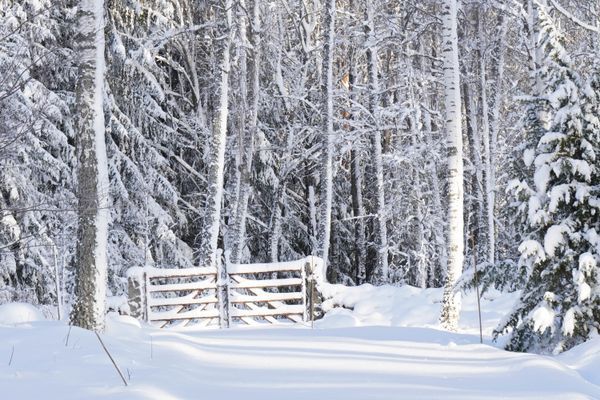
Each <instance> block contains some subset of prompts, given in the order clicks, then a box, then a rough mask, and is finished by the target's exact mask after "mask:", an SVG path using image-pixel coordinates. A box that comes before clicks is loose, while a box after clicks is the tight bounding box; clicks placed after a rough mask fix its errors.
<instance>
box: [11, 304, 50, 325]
mask: <svg viewBox="0 0 600 400" xmlns="http://www.w3.org/2000/svg"><path fill="white" fill-rule="evenodd" d="M44 319H45V318H44V315H43V313H42V312H41V311H40V310H38V309H37V308H35V307H34V306H32V305H31V304H27V303H8V304H2V305H0V327H2V325H15V324H22V323H26V322H33V321H43V320H44ZM0 329H1V328H0Z"/></svg>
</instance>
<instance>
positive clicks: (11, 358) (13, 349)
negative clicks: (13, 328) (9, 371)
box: [8, 344, 15, 367]
mask: <svg viewBox="0 0 600 400" xmlns="http://www.w3.org/2000/svg"><path fill="white" fill-rule="evenodd" d="M14 355H15V345H14V344H13V345H12V351H11V352H10V358H9V359H8V366H9V367H10V364H12V360H13V356H14Z"/></svg>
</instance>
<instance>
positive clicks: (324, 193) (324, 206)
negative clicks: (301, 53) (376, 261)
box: [318, 0, 336, 265]
mask: <svg viewBox="0 0 600 400" xmlns="http://www.w3.org/2000/svg"><path fill="white" fill-rule="evenodd" d="M335 12H336V6H335V0H326V2H325V15H324V30H325V39H324V43H325V45H324V55H323V83H324V85H323V99H324V102H325V107H324V114H323V123H324V124H323V125H324V126H323V128H324V129H323V130H324V132H323V137H322V141H321V178H320V185H321V187H320V191H321V194H320V200H321V204H320V219H319V232H318V243H319V251H318V255H319V257H321V258H322V259H323V262H324V263H325V265H327V261H328V256H329V240H330V237H331V203H332V199H333V147H334V141H333V139H334V137H333V135H334V132H333V51H334V48H333V47H334V39H335Z"/></svg>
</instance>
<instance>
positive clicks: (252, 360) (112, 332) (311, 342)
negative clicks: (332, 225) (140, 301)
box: [0, 286, 600, 400]
mask: <svg viewBox="0 0 600 400" xmlns="http://www.w3.org/2000/svg"><path fill="white" fill-rule="evenodd" d="M335 290H337V293H334V295H335V296H334V299H335V302H337V303H338V304H345V305H347V306H350V305H352V306H353V307H354V310H353V311H349V310H341V309H337V308H336V309H332V310H330V311H329V312H328V314H327V315H326V317H325V318H324V319H322V320H320V321H318V322H317V323H315V326H314V328H313V329H311V328H310V327H307V326H290V327H265V328H262V327H260V328H254V327H253V328H242V327H240V328H234V329H229V330H202V331H200V330H179V331H174V330H158V329H154V328H150V327H147V326H142V327H140V326H139V324H137V321H133V320H131V319H130V318H128V317H120V316H117V315H112V316H110V317H109V319H108V323H107V329H106V332H105V333H104V334H103V335H102V337H103V339H104V341H105V343H106V345H107V346H108V348H109V349H110V350H111V353H112V354H113V356H114V357H115V359H116V361H117V363H118V364H119V366H120V367H121V369H122V370H123V372H124V375H125V377H126V379H127V380H128V383H129V386H128V387H125V386H124V385H123V384H122V382H121V381H120V378H119V376H118V375H117V373H116V371H115V370H114V369H113V367H112V365H111V364H110V361H109V359H108V357H107V356H106V354H105V353H104V352H103V350H102V347H101V346H100V344H99V342H98V340H97V339H96V337H95V335H94V334H93V333H92V332H89V331H85V330H81V329H78V328H72V330H71V332H70V335H69V338H68V345H65V341H66V338H67V334H68V332H69V327H68V326H67V325H66V324H65V323H64V322H57V321H47V320H46V321H45V320H37V321H30V322H25V323H20V324H13V323H11V322H16V321H17V320H18V318H15V316H14V314H15V313H12V314H13V315H12V321H11V313H10V312H7V311H6V310H7V308H5V309H4V312H3V309H2V307H0V394H1V395H0V398H2V399H39V398H46V399H96V398H98V399H157V400H158V399H160V400H171V399H206V400H212V399H215V400H216V399H245V400H253V399H261V400H264V399H277V400H280V399H285V400H293V399H327V400H336V399H340V400H341V399H344V400H352V399H356V400H364V399H390V400H395V399H440V398H444V399H456V400H459V399H460V400H470V399H473V400H474V399H561V400H562V399H569V400H571V399H572V400H576V399H600V386H597V385H600V339H595V340H593V341H591V342H588V343H586V344H583V345H581V346H578V347H576V348H574V349H572V350H571V351H569V352H566V353H564V354H562V355H560V356H558V357H549V356H539V355H532V354H520V353H510V352H506V351H504V350H501V349H499V346H501V343H495V344H494V343H491V341H490V336H489V334H490V332H491V330H492V329H493V328H494V327H495V325H496V323H497V322H498V319H499V318H500V317H501V316H502V315H503V314H504V313H505V312H506V311H507V310H508V309H509V308H510V306H511V305H512V302H513V301H514V300H515V295H514V294H513V295H501V294H499V293H492V294H488V295H486V296H484V300H483V302H482V308H483V310H484V313H483V317H484V318H483V321H484V333H485V336H486V337H485V339H484V342H485V344H483V345H482V344H479V337H478V324H477V317H476V316H477V314H476V302H475V296H474V295H472V294H471V295H468V296H467V297H466V298H465V299H464V304H463V313H462V314H461V323H460V325H461V331H460V332H458V333H448V332H444V331H442V330H439V328H438V326H437V316H438V313H439V306H440V304H439V300H440V298H441V291H440V290H435V289H427V290H420V289H416V288H411V287H399V288H394V287H383V288H373V287H370V286H364V287H360V288H348V289H347V290H346V289H341V288H340V287H338V288H337V289H335ZM325 306H331V304H326V305H325ZM13 311H14V308H13ZM18 317H19V318H22V317H23V316H22V313H21V315H20V316H18ZM28 319H30V320H36V319H39V318H36V317H35V316H33V317H31V318H28ZM375 325H379V326H375ZM386 325H387V326H386Z"/></svg>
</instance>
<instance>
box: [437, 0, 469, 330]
mask: <svg viewBox="0 0 600 400" xmlns="http://www.w3.org/2000/svg"><path fill="white" fill-rule="evenodd" d="M457 8H458V7H457V0H445V1H444V4H443V7H442V19H443V23H444V26H443V30H442V42H443V48H442V54H443V58H444V86H445V96H444V98H445V109H446V132H447V149H448V242H447V245H448V267H447V276H446V285H445V287H444V298H443V303H442V313H441V316H440V322H441V323H442V326H443V327H444V328H446V329H450V330H456V328H457V325H458V318H459V313H460V303H461V298H460V292H457V291H456V290H455V288H454V285H455V284H456V282H457V281H458V278H459V277H460V274H461V273H462V268H463V261H464V221H463V214H464V210H463V196H464V195H463V159H462V153H463V143H462V121H461V118H462V115H461V102H460V72H459V64H458V37H457Z"/></svg>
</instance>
